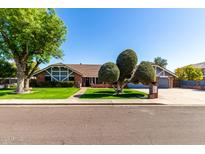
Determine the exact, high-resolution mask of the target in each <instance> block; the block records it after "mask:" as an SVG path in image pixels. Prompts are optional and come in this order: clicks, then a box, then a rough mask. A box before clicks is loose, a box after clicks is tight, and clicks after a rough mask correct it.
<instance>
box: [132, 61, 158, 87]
mask: <svg viewBox="0 0 205 154" xmlns="http://www.w3.org/2000/svg"><path fill="white" fill-rule="evenodd" d="M154 81H156V75H155V71H154V68H153V66H152V65H151V63H150V62H146V61H142V62H141V63H140V64H139V66H138V67H137V69H136V71H135V73H134V76H133V78H132V82H134V83H137V82H141V83H142V84H145V85H148V84H150V83H152V82H154Z"/></svg>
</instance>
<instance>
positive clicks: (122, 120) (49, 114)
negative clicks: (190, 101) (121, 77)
mask: <svg viewBox="0 0 205 154" xmlns="http://www.w3.org/2000/svg"><path fill="white" fill-rule="evenodd" d="M0 144H205V106H166V105H164V106H69V105H67V106H66V105H65V106H62V105H59V106H54V105H50V106H43V105H42V106H32V105H30V106H29V105H28V106H26V105H25V106H0Z"/></svg>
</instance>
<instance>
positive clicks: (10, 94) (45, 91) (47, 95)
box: [0, 88, 79, 99]
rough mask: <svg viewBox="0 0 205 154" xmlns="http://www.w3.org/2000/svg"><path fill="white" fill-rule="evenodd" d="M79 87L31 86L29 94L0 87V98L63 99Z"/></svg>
mask: <svg viewBox="0 0 205 154" xmlns="http://www.w3.org/2000/svg"><path fill="white" fill-rule="evenodd" d="M78 90H79V88H33V89H32V93H29V94H15V93H14V89H1V90H0V99H64V98H68V97H70V96H71V95H73V94H74V93H76V92H77V91H78Z"/></svg>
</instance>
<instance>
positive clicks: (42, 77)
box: [36, 71, 45, 82]
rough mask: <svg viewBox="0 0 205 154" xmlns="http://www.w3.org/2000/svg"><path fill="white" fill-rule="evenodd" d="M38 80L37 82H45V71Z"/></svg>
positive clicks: (37, 77)
mask: <svg viewBox="0 0 205 154" xmlns="http://www.w3.org/2000/svg"><path fill="white" fill-rule="evenodd" d="M36 80H37V82H38V81H41V82H42V81H45V71H43V72H41V73H39V74H38V75H37V76H36Z"/></svg>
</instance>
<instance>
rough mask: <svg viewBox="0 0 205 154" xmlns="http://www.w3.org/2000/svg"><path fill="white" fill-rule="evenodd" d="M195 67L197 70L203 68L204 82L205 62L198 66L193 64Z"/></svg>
mask: <svg viewBox="0 0 205 154" xmlns="http://www.w3.org/2000/svg"><path fill="white" fill-rule="evenodd" d="M192 65H193V66H195V67H197V68H201V69H202V71H203V75H204V80H205V62H203V63H197V64H192Z"/></svg>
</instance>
